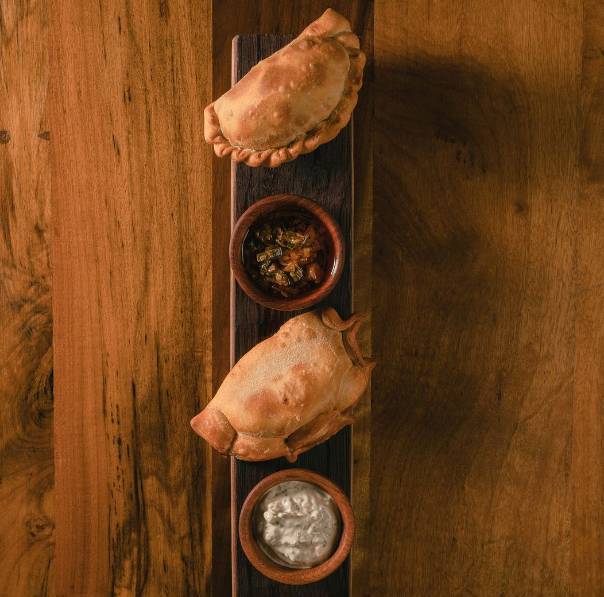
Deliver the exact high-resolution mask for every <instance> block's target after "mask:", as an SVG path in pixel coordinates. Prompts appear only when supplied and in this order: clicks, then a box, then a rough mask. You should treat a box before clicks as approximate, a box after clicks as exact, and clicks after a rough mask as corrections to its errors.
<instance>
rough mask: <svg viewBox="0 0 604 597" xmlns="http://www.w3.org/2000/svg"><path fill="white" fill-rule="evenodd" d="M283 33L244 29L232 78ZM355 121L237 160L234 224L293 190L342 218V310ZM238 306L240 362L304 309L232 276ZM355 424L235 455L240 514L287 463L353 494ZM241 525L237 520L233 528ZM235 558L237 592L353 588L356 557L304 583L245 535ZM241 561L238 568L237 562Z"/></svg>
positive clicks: (347, 288)
mask: <svg viewBox="0 0 604 597" xmlns="http://www.w3.org/2000/svg"><path fill="white" fill-rule="evenodd" d="M292 37H293V36H284V35H262V36H256V35H248V36H239V37H237V38H236V39H235V40H234V42H233V56H232V60H233V83H235V82H237V81H238V80H239V79H241V78H242V77H243V76H244V75H245V74H246V73H247V72H248V71H249V70H250V68H251V67H252V66H254V65H255V64H256V63H257V62H259V61H260V60H262V59H263V58H266V57H268V56H270V55H271V54H273V53H274V52H276V51H277V50H278V49H279V48H281V47H282V46H283V45H285V44H286V43H287V42H289V41H290V40H291V39H292ZM351 129H352V125H351V124H349V125H348V126H347V127H346V128H344V129H343V130H342V131H341V132H340V133H339V135H338V136H337V137H336V138H335V139H334V140H333V141H331V142H330V143H327V144H325V145H322V146H321V147H320V148H319V149H317V150H316V151H314V152H313V153H311V154H308V155H304V156H301V157H299V158H298V159H296V160H295V161H293V162H290V163H288V164H284V165H282V166H281V167H279V168H278V169H270V168H249V167H248V166H246V165H245V164H233V166H232V176H233V197H232V224H233V225H234V224H235V222H236V221H237V220H238V218H239V217H240V216H241V214H242V213H243V212H244V211H245V210H246V209H247V208H248V207H249V206H250V205H252V204H253V203H254V202H255V201H256V200H258V199H261V198H262V197H266V196H269V195H277V194H281V193H292V194H294V195H301V196H302V197H307V198H309V199H312V200H314V201H316V202H317V203H319V204H320V205H321V206H322V207H323V208H324V209H325V210H326V211H327V212H328V213H329V214H330V215H331V216H332V217H333V218H334V219H335V220H336V221H337V222H338V224H339V225H340V229H341V231H342V237H343V240H344V246H345V247H346V251H347V255H346V257H345V264H344V269H343V272H342V276H341V278H340V281H339V282H338V284H337V285H336V287H335V288H334V290H333V292H332V293H331V294H330V295H329V296H328V297H327V298H326V299H325V301H322V303H321V305H325V306H331V307H334V308H335V309H336V311H338V313H339V314H340V316H341V317H343V318H348V317H349V316H350V315H351V313H352V280H351V257H352V254H353V250H352V247H353V245H352V220H353V217H352V209H353V197H352V188H353V184H352V174H353V173H352V144H351V142H352V130H351ZM232 285H233V286H232V296H233V302H232V306H231V309H232V311H231V317H232V322H231V325H232V334H233V340H232V342H233V344H232V351H233V353H232V354H233V361H232V363H231V365H234V364H235V363H236V362H237V361H238V360H239V359H240V358H241V357H242V356H243V355H244V354H245V353H246V352H247V351H249V350H250V349H251V348H253V347H254V346H255V345H256V344H258V342H261V341H262V340H264V339H265V338H267V337H269V336H271V335H272V334H274V333H275V332H276V331H277V330H278V329H279V327H280V326H281V325H282V324H283V323H284V322H285V321H287V320H288V319H290V318H291V317H294V316H295V315H298V314H299V313H301V311H300V312H291V313H285V312H279V311H273V310H271V309H266V308H264V307H262V306H260V305H258V304H256V303H254V301H253V300H251V299H250V298H249V297H248V296H247V295H246V294H245V293H244V292H243V291H242V290H241V288H240V287H239V286H238V285H237V284H235V282H234V281H233V282H232ZM350 447H351V434H350V428H345V429H343V430H341V431H340V432H339V433H337V434H336V435H335V436H334V437H332V438H331V439H329V440H328V441H327V442H324V443H323V444H320V445H319V446H316V447H315V448H313V449H312V450H309V451H308V452H306V453H304V454H302V455H300V457H299V458H298V460H297V462H296V463H294V464H291V463H288V462H287V461H286V460H285V459H284V458H280V459H277V460H270V461H267V462H260V463H258V462H255V463H251V462H243V461H239V460H236V459H233V467H234V471H235V473H234V478H233V481H234V483H235V487H233V488H232V491H234V495H235V498H234V499H235V507H236V513H235V515H234V518H233V522H234V521H236V520H238V519H239V516H238V513H239V511H240V510H241V506H242V505H243V501H244V500H245V498H246V497H247V495H248V493H249V492H250V491H251V490H252V488H253V487H254V486H255V485H256V484H257V483H258V482H259V481H261V480H262V479H263V478H264V477H266V476H267V475H269V474H271V473H273V472H276V471H278V470H282V469H284V468H294V467H302V468H305V469H309V470H312V471H315V472H318V473H320V474H322V475H324V476H325V477H327V478H329V479H330V480H331V481H333V482H334V483H336V485H338V486H339V487H340V488H341V489H342V490H343V491H344V492H345V493H346V494H348V495H350V483H351V462H350V457H351V453H350ZM234 530H235V531H236V528H235V529H234ZM233 541H234V542H235V543H236V545H237V552H236V554H235V557H236V560H235V561H233V562H232V563H231V565H232V566H233V568H234V570H233V595H237V597H252V596H254V595H258V594H261V595H266V596H267V597H268V596H274V597H278V596H279V597H280V596H286V595H292V596H293V595H296V596H297V597H298V596H299V597H302V596H305V595H308V596H309V597H310V596H313V597H319V596H325V597H327V596H329V595H341V596H342V597H344V595H347V594H349V591H348V588H349V587H348V585H349V561H348V559H347V560H346V561H345V562H344V564H343V565H342V566H341V567H340V568H339V569H338V570H337V571H336V572H334V573H333V574H332V575H330V576H329V577H328V578H326V579H325V580H323V581H320V582H317V583H313V584H311V585H305V586H287V585H282V584H280V583H276V582H274V581H271V580H269V579H268V578H266V577H264V576H263V575H262V574H260V573H259V572H258V571H257V570H256V569H255V568H254V567H253V566H252V565H251V564H250V562H249V561H248V559H247V558H246V556H245V555H244V553H243V550H242V549H241V545H240V543H239V541H238V536H237V534H236V533H233ZM235 568H236V570H235Z"/></svg>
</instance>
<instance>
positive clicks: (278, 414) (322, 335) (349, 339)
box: [191, 309, 373, 461]
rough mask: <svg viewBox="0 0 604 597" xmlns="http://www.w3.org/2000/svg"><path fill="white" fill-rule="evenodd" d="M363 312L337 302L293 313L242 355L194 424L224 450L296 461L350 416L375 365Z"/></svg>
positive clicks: (248, 457)
mask: <svg viewBox="0 0 604 597" xmlns="http://www.w3.org/2000/svg"><path fill="white" fill-rule="evenodd" d="M360 319H361V318H360V317H358V316H356V317H354V316H353V317H352V318H351V319H349V320H347V321H342V320H341V319H340V318H339V317H338V315H337V314H336V313H335V311H334V310H333V309H328V310H326V311H323V312H319V311H316V312H311V313H304V314H303V315H299V316H297V317H294V318H293V319H290V320H289V321H288V322H286V323H285V324H284V325H283V326H282V327H281V329H280V330H279V331H278V332H277V333H276V334H275V335H274V336H272V337H270V338H268V339H267V340H265V341H264V342H261V343H260V344H258V345H256V346H255V347H254V348H253V349H252V350H250V351H249V352H248V353H247V354H245V355H244V356H243V357H242V358H241V360H240V361H239V362H238V363H237V364H236V365H235V367H233V369H232V370H231V372H230V373H229V375H228V376H227V377H226V379H225V380H224V382H223V383H222V385H221V386H220V388H219V390H218V392H217V393H216V396H215V397H214V398H213V400H212V401H211V402H210V403H209V404H208V406H207V407H206V408H205V409H204V410H203V411H201V413H199V414H198V415H197V416H196V417H194V418H193V420H192V421H191V426H192V427H193V429H194V430H195V431H196V432H197V433H198V434H199V435H201V436H202V437H203V438H204V439H206V440H207V441H208V442H209V443H210V444H211V445H212V446H213V447H214V448H215V449H216V450H218V451H219V452H222V453H223V454H232V455H234V456H236V457H237V458H240V459H242V460H269V459H272V458H278V457H280V456H284V457H286V458H287V459H289V460H291V461H294V460H295V459H296V458H297V456H298V454H300V453H301V452H305V451H306V450H309V449H310V448H312V447H313V446H314V445H316V444H317V443H320V442H322V441H325V440H327V439H328V438H329V437H331V436H332V435H333V434H334V433H336V432H337V431H339V429H341V428H342V427H343V426H345V425H348V424H350V423H351V422H352V408H353V406H354V405H355V404H356V402H357V401H358V400H359V398H360V397H361V396H362V394H363V392H364V391H365V389H366V387H367V385H368V383H369V378H370V374H371V370H372V369H373V363H371V362H369V361H367V360H366V359H364V357H362V355H361V354H360V352H359V350H358V346H357V344H356V340H355V338H354V336H355V333H356V329H357V327H358V324H359V323H360Z"/></svg>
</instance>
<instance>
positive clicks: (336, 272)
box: [229, 193, 346, 311]
mask: <svg viewBox="0 0 604 597" xmlns="http://www.w3.org/2000/svg"><path fill="white" fill-rule="evenodd" d="M288 206H289V207H298V208H301V209H302V210H305V211H307V212H309V213H310V215H311V216H313V217H314V218H315V219H317V220H318V221H319V222H320V223H321V224H322V225H323V227H324V228H325V229H326V230H327V233H328V234H329V237H330V240H331V244H332V246H333V266H332V268H331V271H330V272H329V273H328V275H327V276H326V277H325V279H324V280H323V281H322V282H321V283H320V284H319V286H317V287H316V288H315V289H314V290H311V291H310V292H308V293H306V294H304V295H302V296H299V297H295V298H285V297H283V298H279V297H273V296H270V295H269V294H267V293H265V292H263V291H262V290H261V289H260V288H258V286H257V285H256V284H255V283H254V281H253V280H252V279H251V278H250V277H249V274H248V273H247V271H246V269H245V266H244V264H243V260H242V259H241V246H242V244H243V241H244V239H245V236H246V234H247V232H248V230H249V229H250V228H251V226H252V225H253V224H254V222H256V220H257V219H258V218H259V217H262V216H263V215H265V214H267V213H270V212H271V211H276V210H278V209H279V208H280V207H288ZM229 262H230V265H231V271H232V272H233V275H234V277H235V280H236V281H237V284H239V287H240V288H241V289H242V290H243V292H245V294H247V295H248V296H249V297H250V298H251V299H252V300H253V301H254V302H256V303H258V304H259V305H262V306H263V307H267V308H269V309H274V310H276V311H298V310H300V309H305V308H307V307H311V306H313V305H316V304H317V303H319V302H320V301H322V300H323V299H324V298H325V297H326V296H328V295H329V294H330V293H331V292H332V290H333V289H334V288H335V286H336V284H337V283H338V281H339V280H340V277H341V276H342V272H343V271H344V264H345V262H346V251H345V248H344V239H343V237H342V231H341V229H340V226H339V225H338V223H337V222H336V221H335V220H334V218H333V217H332V216H331V215H330V214H329V213H328V212H327V211H326V210H325V209H324V208H323V207H322V206H321V205H319V204H318V203H317V202H316V201H314V200H312V199H308V198H307V197H302V196H300V195H294V194H291V193H281V194H278V195H269V196H267V197H262V198H261V199H258V200H257V201H255V202H254V203H252V204H251V205H250V206H249V207H248V208H247V209H246V210H245V211H244V212H243V213H242V214H241V216H239V218H238V219H237V222H236V223H235V225H234V226H233V229H232V231H231V240H230V242H229Z"/></svg>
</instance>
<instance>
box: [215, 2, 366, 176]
mask: <svg viewBox="0 0 604 597" xmlns="http://www.w3.org/2000/svg"><path fill="white" fill-rule="evenodd" d="M364 66H365V55H364V54H363V52H362V51H361V50H360V49H359V38H358V37H357V36H356V35H355V34H354V33H352V31H351V30H350V23H349V22H348V20H347V19H345V18H344V17H343V16H342V15H340V14H338V13H337V12H335V11H334V10H331V9H328V10H326V11H325V12H324V13H323V15H322V16H321V17H320V18H319V19H317V20H316V21H314V22H313V23H311V24H310V25H309V26H308V27H307V28H306V29H304V31H302V33H301V34H300V35H299V36H298V37H297V38H296V39H294V40H293V41H292V42H291V43H289V44H288V45H287V46H285V47H284V48H282V49H281V50H279V51H278V52H275V53H274V54H273V55H272V56H269V57H268V58H265V59H264V60H262V61H261V62H259V63H258V64H257V65H256V66H254V67H253V68H252V69H251V70H250V71H249V73H248V74H247V75H245V77H243V78H242V79H241V80H240V81H239V82H238V83H237V84H236V85H234V86H233V87H232V88H231V89H230V90H229V91H227V92H226V93H225V94H224V95H223V96H221V97H220V98H218V99H217V100H216V101H215V102H212V103H211V104H210V105H209V106H207V108H206V109H205V112H204V134H205V139H206V141H207V142H208V143H212V144H213V145H214V151H215V152H216V155H218V156H219V157H222V156H227V155H230V156H231V159H233V160H235V161H237V162H245V163H246V164H248V166H268V167H271V168H274V167H276V166H280V165H281V164H283V163H284V162H289V161H291V160H294V159H296V158H297V157H298V156H299V155H301V154H304V153H309V152H311V151H314V150H315V149H316V148H317V147H318V146H319V145H321V144H323V143H326V142H327V141H331V140H332V139H333V138H334V137H335V136H336V135H337V134H338V132H339V131H340V130H341V129H342V128H343V127H344V126H346V124H347V123H348V121H349V120H350V115H351V114H352V111H353V109H354V107H355V105H356V103H357V92H358V90H359V88H360V87H361V85H362V80H363V67H364Z"/></svg>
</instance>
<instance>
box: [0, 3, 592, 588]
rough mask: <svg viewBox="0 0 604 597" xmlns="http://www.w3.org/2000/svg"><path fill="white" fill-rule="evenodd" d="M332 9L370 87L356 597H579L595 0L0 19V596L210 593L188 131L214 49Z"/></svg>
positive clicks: (219, 173) (221, 298)
mask: <svg viewBox="0 0 604 597" xmlns="http://www.w3.org/2000/svg"><path fill="white" fill-rule="evenodd" d="M330 4H331V5H332V6H333V7H334V8H336V9H339V10H341V11H342V12H343V13H344V14H346V15H348V16H350V17H351V20H352V22H353V25H354V28H355V29H356V30H357V31H358V32H359V33H361V34H362V36H363V43H364V46H365V49H366V51H367V52H368V53H369V55H370V56H371V55H373V56H374V60H373V61H371V60H370V62H369V66H368V70H367V76H366V86H365V90H364V92H363V95H362V99H361V104H360V106H359V108H358V110H357V112H356V114H355V118H356V120H355V125H356V126H355V137H354V141H355V150H356V153H355V169H356V187H355V194H356V197H355V210H356V226H357V228H356V230H355V234H356V244H355V254H356V261H355V283H354V290H355V301H356V303H357V306H358V307H360V308H363V307H367V306H371V307H372V309H373V322H372V332H371V334H370V335H367V337H366V339H365V341H366V343H367V344H368V345H370V346H371V347H372V350H373V353H374V356H375V357H377V358H378V359H379V360H380V362H381V366H380V367H379V368H378V369H376V371H375V374H374V383H373V388H372V398H371V401H370V400H369V398H366V399H365V401H364V403H363V405H362V407H361V409H360V422H359V424H358V425H357V426H356V427H355V430H354V434H353V436H354V438H355V439H354V441H355V445H354V457H355V482H354V483H355V484H354V487H353V496H354V502H355V509H356V512H357V515H358V516H359V518H360V532H359V535H358V537H357V544H356V546H355V551H354V554H353V558H352V576H353V594H354V595H358V596H362V597H366V596H367V597H368V596H371V597H375V596H381V595H383V596H387V597H389V596H394V595H397V596H398V595H405V596H407V595H410V596H422V597H423V596H430V597H432V596H440V595H443V596H448V595H477V596H483V595H484V596H488V595H495V596H505V597H510V596H528V595H530V596H532V595H547V596H550V595H551V596H556V597H558V596H566V595H581V596H592V595H593V596H598V595H601V594H602V588H603V587H604V533H602V528H603V527H604V509H603V503H604V451H603V448H604V442H603V416H604V413H603V406H602V404H603V399H604V356H603V355H604V292H603V288H604V6H603V5H602V2H601V1H599V0H585V1H583V2H581V1H580V0H530V1H529V0H502V1H500V2H491V1H490V0H460V1H456V2H453V1H445V0H442V1H440V2H434V1H428V0H390V1H386V0H379V1H376V2H375V5H374V4H373V3H372V2H370V1H369V0H366V1H356V2H345V1H343V0H342V1H340V2H333V3H328V2H323V1H319V0H308V1H295V2H294V1H283V2H281V1H277V0H264V1H262V0H260V1H258V2H247V1H245V0H240V1H231V0H220V1H219V0H215V1H214V2H213V3H210V2H201V1H200V2H186V1H185V0H158V1H155V2H150V1H149V2H129V1H128V0H106V1H102V2H100V3H97V4H93V3H87V2H76V3H68V2H52V1H51V2H48V1H46V0H37V1H35V0H0V273H1V277H0V503H1V504H2V508H3V510H2V514H3V515H2V518H1V520H0V594H1V595H10V596H11V597H12V596H15V597H20V596H30V595H36V596H37V595H59V596H70V595H84V596H88V595H111V594H115V595H122V596H126V595H149V596H155V595H162V594H171V595H211V594H212V595H225V594H227V589H228V581H227V579H228V578H229V577H228V572H229V570H228V566H229V558H228V473H227V464H226V462H225V461H223V460H222V459H220V458H217V457H216V456H214V455H213V454H212V453H211V452H210V451H209V450H208V449H207V448H206V446H205V445H204V444H203V443H202V442H200V441H198V440H197V438H196V437H195V436H194V435H193V434H192V433H190V432H189V431H188V420H189V418H190V416H191V414H192V413H194V412H196V411H197V410H198V409H200V408H201V406H202V405H203V404H205V402H206V401H207V400H208V399H209V398H210V397H211V395H212V392H213V390H214V389H215V388H216V386H217V384H218V383H219V382H220V381H221V379H222V377H223V376H224V374H225V372H226V370H227V368H228V332H227V328H228V325H227V322H228V300H227V298H226V297H228V270H227V268H226V247H227V243H228V212H229V210H228V196H229V191H228V164H227V163H225V162H224V161H222V162H221V161H218V160H216V159H214V158H213V157H212V153H211V151H210V150H209V149H208V148H207V147H206V146H205V145H204V143H203V135H202V119H201V115H202V110H203V107H204V106H205V104H206V103H207V102H209V101H210V99H211V98H212V97H214V96H217V95H219V94H220V93H222V92H223V91H224V90H225V89H226V88H227V86H228V78H229V72H230V70H229V58H230V40H231V37H232V36H233V35H234V34H235V33H252V32H274V33H291V32H297V31H299V30H300V29H301V28H302V27H303V26H304V25H305V24H307V23H308V22H309V21H310V20H312V19H314V18H316V17H317V16H318V15H319V14H320V13H321V12H322V10H323V9H324V8H326V7H327V6H328V5H330ZM51 279H52V283H51ZM51 289H52V291H51ZM51 305H52V306H51ZM53 354H54V358H53ZM53 371H54V374H53ZM53 388H54V392H53ZM53 396H54V435H53V433H52V419H53ZM53 444H54V458H53Z"/></svg>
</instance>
